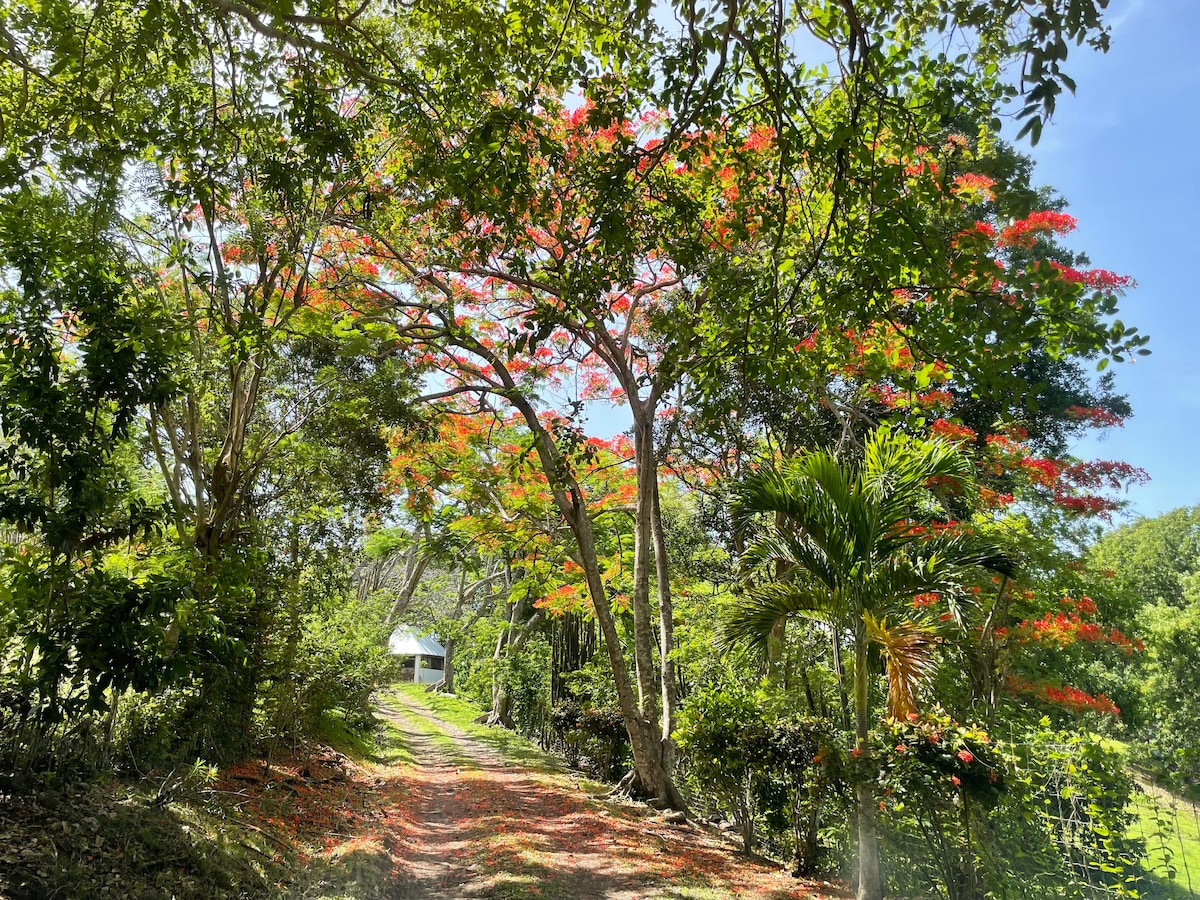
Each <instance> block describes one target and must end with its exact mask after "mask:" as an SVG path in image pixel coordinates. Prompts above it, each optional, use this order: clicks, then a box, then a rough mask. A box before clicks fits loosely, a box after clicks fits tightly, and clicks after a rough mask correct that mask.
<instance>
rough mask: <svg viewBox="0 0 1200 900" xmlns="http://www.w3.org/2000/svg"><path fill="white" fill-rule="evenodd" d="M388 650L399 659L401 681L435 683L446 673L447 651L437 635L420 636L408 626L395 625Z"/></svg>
mask: <svg viewBox="0 0 1200 900" xmlns="http://www.w3.org/2000/svg"><path fill="white" fill-rule="evenodd" d="M388 650H390V651H391V652H392V653H393V654H394V655H396V656H399V657H400V680H401V681H415V682H416V683H417V684H437V683H438V682H439V681H441V680H442V678H443V676H444V675H445V670H446V648H445V647H443V646H442V645H441V644H439V643H438V639H437V635H436V634H423V633H422V632H420V631H417V630H416V629H415V628H413V627H412V626H411V625H398V626H397V627H396V630H395V631H393V632H392V636H391V637H390V638H388Z"/></svg>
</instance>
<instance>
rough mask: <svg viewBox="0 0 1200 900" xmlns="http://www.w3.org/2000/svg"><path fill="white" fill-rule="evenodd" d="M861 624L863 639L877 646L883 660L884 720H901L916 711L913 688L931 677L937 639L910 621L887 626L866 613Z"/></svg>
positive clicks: (884, 619) (925, 628)
mask: <svg viewBox="0 0 1200 900" xmlns="http://www.w3.org/2000/svg"><path fill="white" fill-rule="evenodd" d="M863 622H864V623H865V624H866V627H867V640H869V641H871V642H872V643H875V644H878V645H879V647H880V649H882V650H883V655H884V659H885V660H886V661H887V683H888V699H887V706H888V718H889V719H895V720H900V721H903V720H904V719H906V718H907V717H908V716H909V714H910V713H915V712H916V711H917V688H918V687H920V685H921V684H922V683H923V682H925V681H927V680H928V679H929V677H930V676H931V675H932V674H933V670H934V659H933V653H934V649H935V647H936V645H937V637H936V635H935V634H934V633H933V632H932V631H931V630H930V629H929V628H927V627H926V626H924V625H922V624H921V623H919V622H913V621H911V620H906V621H902V622H897V623H896V624H894V625H889V624H888V621H887V619H886V618H883V619H876V618H875V617H874V616H872V615H871V614H870V613H866V614H864V615H863Z"/></svg>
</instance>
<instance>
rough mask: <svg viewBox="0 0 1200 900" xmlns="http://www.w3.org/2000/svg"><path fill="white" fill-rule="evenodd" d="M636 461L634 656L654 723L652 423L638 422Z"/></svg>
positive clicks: (642, 703)
mask: <svg viewBox="0 0 1200 900" xmlns="http://www.w3.org/2000/svg"><path fill="white" fill-rule="evenodd" d="M633 434H634V442H633V446H634V458H635V461H636V468H637V510H636V512H635V514H634V530H633V597H632V600H631V602H630V606H631V608H632V610H633V655H634V663H635V664H636V668H637V682H638V706H639V707H640V708H641V713H642V715H643V716H645V717H646V718H647V719H649V720H650V721H651V722H656V721H657V720H658V715H659V709H658V689H657V686H656V685H655V683H654V681H655V680H654V644H653V637H652V635H653V631H652V629H651V624H650V620H651V616H650V554H651V552H652V543H651V531H652V525H651V519H652V518H653V514H654V488H655V487H656V486H657V480H658V479H657V474H658V467H657V466H656V465H655V462H654V434H653V430H652V423H649V422H642V421H635V423H634V432H633Z"/></svg>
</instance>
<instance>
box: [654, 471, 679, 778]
mask: <svg viewBox="0 0 1200 900" xmlns="http://www.w3.org/2000/svg"><path fill="white" fill-rule="evenodd" d="M652 488H653V493H652V495H651V507H650V524H651V531H652V533H653V535H654V578H655V581H656V583H657V588H658V639H659V653H660V654H661V658H660V664H661V667H662V739H663V756H664V759H665V761H666V765H667V771H668V773H670V772H671V771H672V770H673V769H674V765H675V740H674V738H672V737H671V735H672V734H673V733H674V731H675V710H676V707H678V705H679V686H678V685H677V684H676V683H675V661H674V660H673V659H672V658H671V656H672V652H673V651H674V649H675V608H674V605H673V604H672V602H671V560H670V558H669V557H668V556H667V536H666V533H665V532H664V531H663V523H662V507H661V505H660V501H659V493H658V470H657V467H656V468H655V473H654V481H653V483H652Z"/></svg>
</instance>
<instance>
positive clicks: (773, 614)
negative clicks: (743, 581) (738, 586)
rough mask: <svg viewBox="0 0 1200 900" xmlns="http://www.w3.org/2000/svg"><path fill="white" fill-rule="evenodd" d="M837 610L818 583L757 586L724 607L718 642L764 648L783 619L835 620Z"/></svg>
mask: <svg viewBox="0 0 1200 900" xmlns="http://www.w3.org/2000/svg"><path fill="white" fill-rule="evenodd" d="M837 612H838V605H837V602H836V601H835V600H834V599H833V597H832V596H831V595H830V594H829V592H828V591H826V590H825V589H824V588H823V587H822V586H820V585H819V584H817V583H815V582H810V583H807V584H805V583H801V584H795V583H780V582H774V583H771V584H763V585H756V586H754V587H752V588H749V589H747V590H746V591H745V592H744V593H743V594H741V595H740V596H739V597H737V598H736V599H735V600H733V601H732V602H730V603H729V604H728V605H727V606H726V607H725V608H724V610H723V611H722V614H721V622H720V626H719V630H718V635H717V643H718V645H719V646H721V647H726V648H728V647H733V646H743V647H748V648H750V649H752V650H758V651H765V650H766V647H767V639H768V637H769V636H770V634H771V630H772V629H773V628H774V627H775V623H777V622H778V621H779V620H780V619H783V618H786V617H788V616H793V615H800V616H804V617H805V618H809V619H813V620H815V621H818V622H832V621H834V620H835V618H836V615H837Z"/></svg>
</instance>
